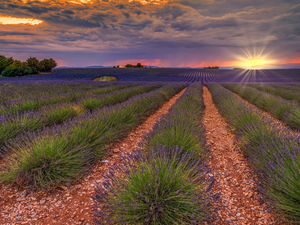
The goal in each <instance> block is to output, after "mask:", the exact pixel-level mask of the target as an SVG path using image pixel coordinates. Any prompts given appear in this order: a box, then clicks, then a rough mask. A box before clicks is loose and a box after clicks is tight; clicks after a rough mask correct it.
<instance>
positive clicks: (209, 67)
mask: <svg viewBox="0 0 300 225" xmlns="http://www.w3.org/2000/svg"><path fill="white" fill-rule="evenodd" d="M219 68H220V67H218V66H208V67H203V69H219Z"/></svg>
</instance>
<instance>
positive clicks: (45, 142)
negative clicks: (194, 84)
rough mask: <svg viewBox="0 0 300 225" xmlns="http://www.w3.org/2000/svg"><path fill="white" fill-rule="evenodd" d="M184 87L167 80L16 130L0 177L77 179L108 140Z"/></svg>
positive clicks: (45, 181)
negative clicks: (30, 129) (111, 102)
mask: <svg viewBox="0 0 300 225" xmlns="http://www.w3.org/2000/svg"><path fill="white" fill-rule="evenodd" d="M184 87H186V84H183V83H180V84H170V85H166V86H163V87H161V88H160V89H157V90H154V91H151V92H149V93H147V94H142V95H138V96H135V97H133V98H131V99H129V100H127V101H126V102H123V103H121V104H117V105H115V106H110V107H106V108H103V109H101V110H99V109H98V110H97V109H96V110H93V112H92V113H90V114H83V115H81V116H78V117H76V118H74V119H72V120H69V121H67V122H65V123H63V124H62V125H57V126H53V127H50V128H45V129H43V130H42V131H38V132H34V133H27V134H24V135H22V136H19V137H18V138H16V139H15V140H14V141H13V142H12V141H11V142H9V144H10V145H11V147H9V148H10V149H12V150H13V151H11V153H10V154H9V155H6V157H5V158H4V165H5V166H4V167H3V168H1V172H0V181H1V182H5V183H16V184H18V185H20V186H31V187H33V188H36V187H40V188H47V187H48V186H49V185H59V184H61V183H62V182H66V181H72V180H76V179H78V178H79V177H81V176H82V175H83V174H84V173H85V172H86V171H87V169H88V168H89V166H90V165H91V164H92V163H93V162H94V161H95V160H97V159H100V158H101V157H103V155H104V154H105V152H106V147H107V144H109V143H110V142H112V141H114V140H116V139H119V138H122V137H124V136H126V134H127V132H129V131H130V130H131V129H133V128H134V127H136V126H137V125H138V124H140V123H141V121H143V120H144V119H145V118H146V117H147V116H148V115H149V114H151V113H153V112H154V111H155V110H156V109H157V108H158V107H160V106H161V105H162V104H163V102H164V101H166V100H167V99H169V98H170V97H171V96H172V95H174V94H175V93H178V92H179V91H180V90H182V89H183V88H184Z"/></svg>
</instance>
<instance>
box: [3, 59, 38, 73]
mask: <svg viewBox="0 0 300 225" xmlns="http://www.w3.org/2000/svg"><path fill="white" fill-rule="evenodd" d="M34 73H38V71H37V69H36V68H35V67H30V66H28V63H27V62H20V61H19V60H15V61H14V62H13V63H12V64H10V65H9V66H7V67H6V68H5V70H3V71H2V76H5V77H16V76H24V75H28V74H34Z"/></svg>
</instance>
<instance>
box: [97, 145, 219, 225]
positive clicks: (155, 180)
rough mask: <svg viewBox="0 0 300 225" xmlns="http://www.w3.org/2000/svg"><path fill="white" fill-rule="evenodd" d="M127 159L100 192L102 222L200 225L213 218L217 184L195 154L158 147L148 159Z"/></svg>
mask: <svg viewBox="0 0 300 225" xmlns="http://www.w3.org/2000/svg"><path fill="white" fill-rule="evenodd" d="M123 161H124V166H122V167H120V166H115V167H113V168H112V169H111V170H110V172H109V174H107V175H106V176H105V178H106V181H105V182H104V184H103V186H102V185H101V186H100V185H99V186H97V187H96V189H95V191H96V194H95V196H93V199H94V201H95V203H96V205H95V206H94V212H95V213H94V215H95V217H96V218H95V222H96V223H97V224H165V225H168V224H200V223H201V222H203V221H206V220H208V219H209V218H210V217H211V213H212V211H213V207H212V204H213V203H214V200H215V199H214V197H215V196H213V195H212V194H211V193H210V189H211V186H212V180H210V181H208V180H206V173H207V172H208V169H207V167H206V166H205V164H204V163H203V162H202V160H196V159H195V158H194V153H193V152H191V153H184V154H182V149H179V148H166V147H158V148H155V149H154V150H152V151H151V152H150V153H149V155H147V158H145V156H144V155H143V154H141V153H138V154H136V155H128V156H126V157H124V158H123ZM124 172H125V175H124V176H122V177H120V174H124ZM209 196H210V197H209ZM212 196H213V197H212ZM97 204H99V206H100V208H99V207H98V205H97Z"/></svg>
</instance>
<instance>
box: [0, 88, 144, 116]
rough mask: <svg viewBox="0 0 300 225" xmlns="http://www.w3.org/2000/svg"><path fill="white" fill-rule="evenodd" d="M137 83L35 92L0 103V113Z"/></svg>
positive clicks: (110, 90)
mask: <svg viewBox="0 0 300 225" xmlns="http://www.w3.org/2000/svg"><path fill="white" fill-rule="evenodd" d="M138 85H140V84H139V83H127V84H119V85H115V86H112V87H111V86H108V87H100V88H96V87H95V88H93V89H87V88H86V87H82V88H78V89H76V90H73V91H71V92H67V93H62V94H57V93H55V94H49V95H44V96H40V95H39V94H38V93H36V95H35V96H32V97H27V98H20V99H14V100H10V101H6V102H3V103H2V104H0V115H1V114H2V115H5V114H7V113H14V112H24V111H29V110H31V111H37V110H39V109H40V108H41V107H43V106H46V105H51V104H56V103H60V102H72V101H75V100H76V99H78V98H80V97H84V96H88V95H93V94H105V93H109V92H112V91H116V90H120V89H124V88H127V87H130V86H138Z"/></svg>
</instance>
